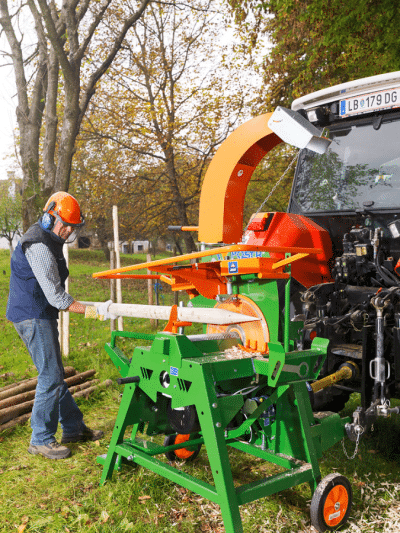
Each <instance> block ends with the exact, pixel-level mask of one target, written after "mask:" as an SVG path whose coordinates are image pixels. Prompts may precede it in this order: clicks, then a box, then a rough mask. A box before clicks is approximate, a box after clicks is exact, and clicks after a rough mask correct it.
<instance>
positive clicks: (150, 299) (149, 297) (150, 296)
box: [147, 253, 158, 328]
mask: <svg viewBox="0 0 400 533" xmlns="http://www.w3.org/2000/svg"><path fill="white" fill-rule="evenodd" d="M147 261H148V262H150V261H151V254H149V253H148V254H147ZM147 274H151V272H150V270H149V269H147ZM147 300H148V304H149V305H153V303H154V302H153V281H152V280H151V279H148V280H147ZM157 326H158V320H153V319H151V320H150V327H151V328H156V327H157Z"/></svg>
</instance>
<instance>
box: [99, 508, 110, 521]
mask: <svg viewBox="0 0 400 533" xmlns="http://www.w3.org/2000/svg"><path fill="white" fill-rule="evenodd" d="M109 518H110V515H109V514H108V513H107V511H101V515H100V520H101V521H102V522H103V524H105V523H106V522H107V520H108V519H109Z"/></svg>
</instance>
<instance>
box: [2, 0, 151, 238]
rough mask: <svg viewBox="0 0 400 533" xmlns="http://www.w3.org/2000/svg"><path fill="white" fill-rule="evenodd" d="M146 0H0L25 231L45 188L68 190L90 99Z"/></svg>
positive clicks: (38, 205)
mask: <svg viewBox="0 0 400 533" xmlns="http://www.w3.org/2000/svg"><path fill="white" fill-rule="evenodd" d="M150 2H151V0H137V1H134V0H132V1H130V2H122V1H119V0H102V1H97V0H63V1H62V2H56V1H55V0H28V1H27V2H24V1H23V0H21V1H11V0H0V27H1V29H2V32H3V33H4V35H5V36H6V39H7V42H8V46H9V50H7V51H4V52H3V56H5V57H7V58H9V60H10V62H11V64H12V65H13V69H14V73H15V83H16V88H17V99H18V106H17V123H18V128H19V136H20V137H19V142H20V145H19V151H20V157H21V164H22V173H23V181H22V184H23V185H22V201H23V225H24V229H25V230H26V229H27V227H28V226H29V225H30V224H31V223H33V222H34V221H35V220H37V216H38V214H39V212H40V208H41V207H42V206H43V204H44V202H45V200H46V199H47V198H48V196H49V195H50V194H51V193H52V192H54V191H56V190H65V191H67V190H68V187H69V180H70V171H71V164H72V158H73V155H74V152H75V140H76V137H77V135H78V133H79V130H80V126H81V123H82V120H83V117H84V116H85V113H86V110H87V107H88V105H89V102H90V100H91V98H92V97H93V94H94V93H95V90H96V87H97V85H98V82H99V80H100V79H101V78H102V76H103V75H104V73H105V72H106V71H107V69H108V68H109V67H110V65H111V64H112V62H113V60H114V59H115V57H116V56H117V53H118V52H119V50H120V48H121V46H122V43H123V42H124V39H125V37H126V35H127V33H128V31H129V30H130V29H131V28H132V27H133V26H134V25H135V23H136V22H137V21H138V20H139V19H140V17H141V16H142V14H143V13H144V11H145V9H146V7H147V6H148V4H149V3H150ZM24 28H25V32H24V30H23V29H24ZM25 33H26V34H25ZM99 50H100V51H99ZM40 163H42V165H43V172H41V171H40Z"/></svg>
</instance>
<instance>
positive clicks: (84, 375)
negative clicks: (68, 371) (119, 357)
mask: <svg viewBox="0 0 400 533" xmlns="http://www.w3.org/2000/svg"><path fill="white" fill-rule="evenodd" d="M95 374H96V370H95V369H94V368H93V369H92V370H86V371H85V372H81V373H80V374H75V376H71V377H70V378H67V379H66V380H65V383H66V384H67V385H68V388H69V387H70V385H76V384H78V383H82V382H83V381H85V380H86V379H88V378H91V377H92V376H94V375H95Z"/></svg>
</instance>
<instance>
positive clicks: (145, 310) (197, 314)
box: [108, 303, 260, 324]
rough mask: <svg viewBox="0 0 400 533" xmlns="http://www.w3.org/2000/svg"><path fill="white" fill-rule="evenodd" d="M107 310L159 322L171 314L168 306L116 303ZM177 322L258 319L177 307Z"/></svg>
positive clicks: (216, 322)
mask: <svg viewBox="0 0 400 533" xmlns="http://www.w3.org/2000/svg"><path fill="white" fill-rule="evenodd" d="M108 310H109V312H110V313H112V314H114V315H121V316H126V317H137V318H153V319H159V320H168V319H169V317H170V314H171V306H169V305H143V304H118V303H117V304H111V305H110V307H109V308H108ZM178 320H179V321H182V322H200V323H203V324H238V323H240V322H254V321H259V320H260V319H259V318H257V317H254V316H249V315H244V314H242V313H235V312H233V311H228V310H227V309H218V308H215V307H210V308H205V307H178Z"/></svg>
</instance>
